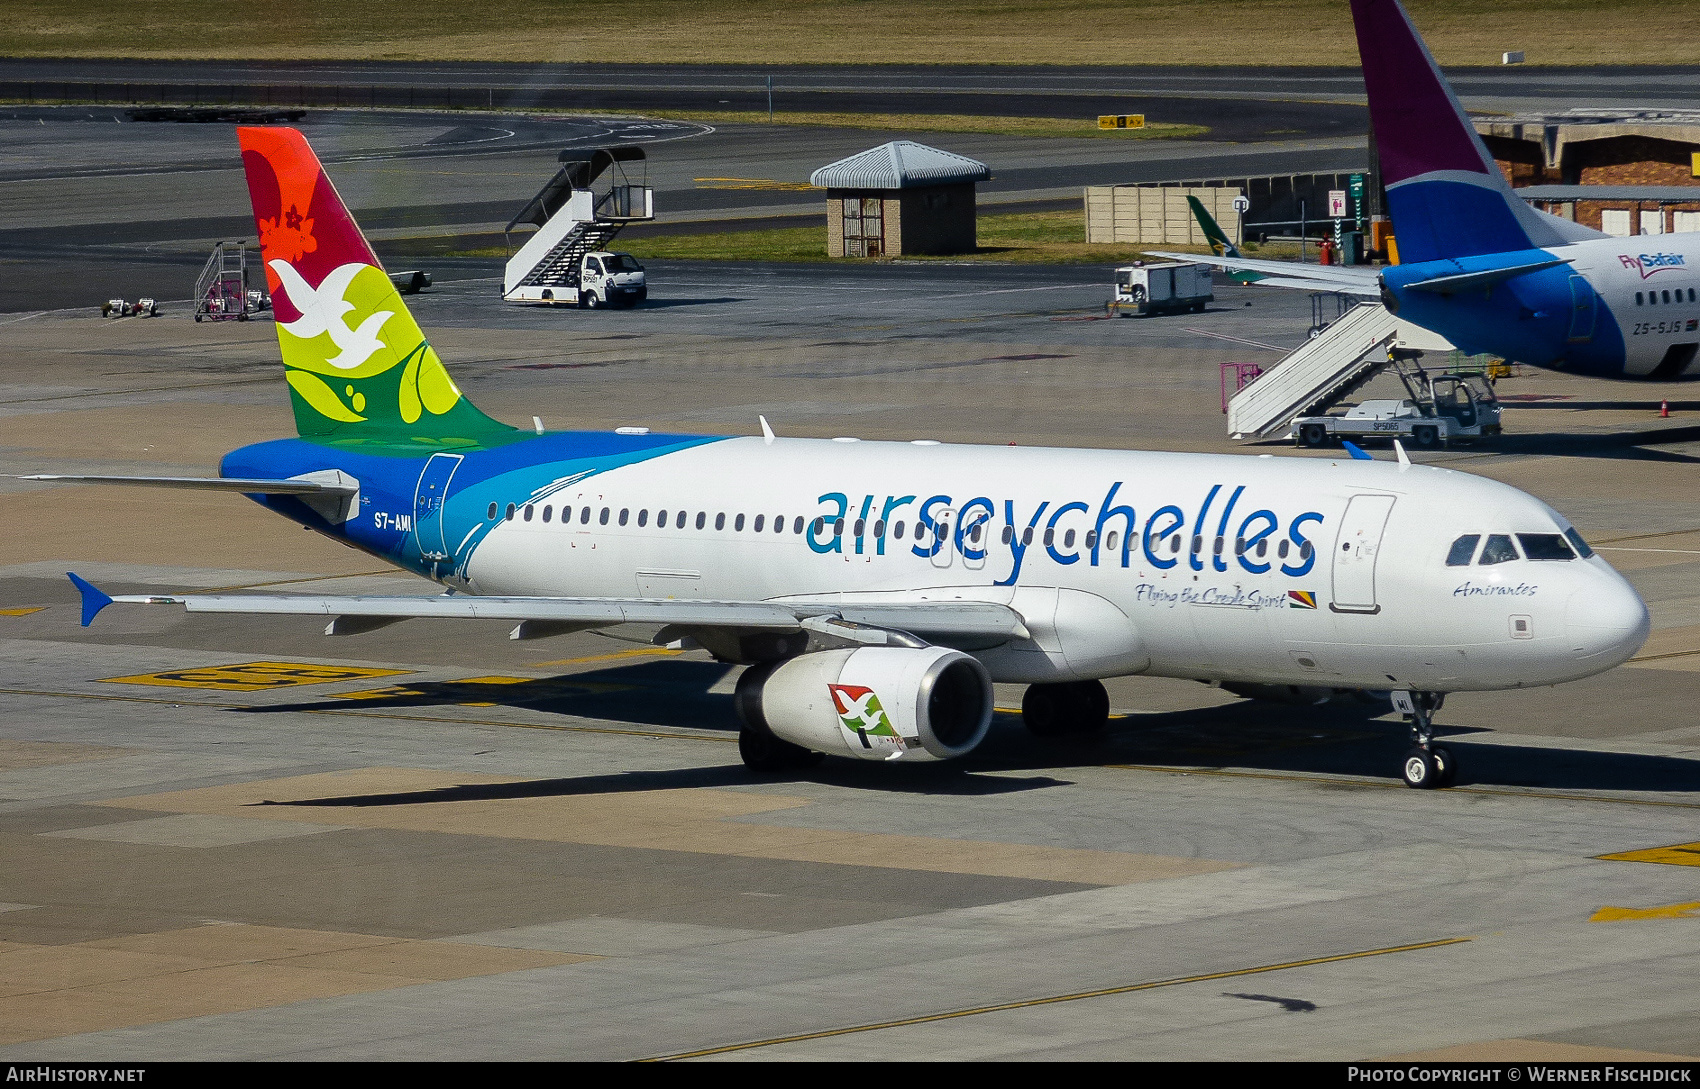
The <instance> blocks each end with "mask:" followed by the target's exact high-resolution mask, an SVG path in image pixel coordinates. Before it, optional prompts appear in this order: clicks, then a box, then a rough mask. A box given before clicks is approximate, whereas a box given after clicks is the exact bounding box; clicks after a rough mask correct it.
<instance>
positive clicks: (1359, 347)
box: [1228, 303, 1399, 439]
mask: <svg viewBox="0 0 1700 1089" xmlns="http://www.w3.org/2000/svg"><path fill="white" fill-rule="evenodd" d="M1398 327H1399V319H1398V318H1395V317H1394V316H1393V315H1392V314H1389V313H1388V312H1387V308H1386V307H1385V306H1380V305H1375V304H1367V303H1366V304H1364V305H1361V306H1354V307H1353V308H1352V309H1350V310H1348V311H1346V313H1345V314H1343V315H1341V316H1340V317H1339V318H1338V319H1337V320H1335V321H1334V322H1332V323H1330V324H1329V326H1328V328H1326V329H1324V330H1323V331H1322V334H1321V335H1320V336H1318V337H1316V338H1315V339H1314V340H1308V341H1306V342H1305V343H1304V344H1302V345H1300V346H1299V347H1297V348H1295V349H1294V350H1293V351H1291V352H1288V353H1287V354H1286V355H1285V356H1283V357H1282V359H1281V362H1279V363H1277V364H1276V365H1275V366H1274V367H1272V368H1270V369H1269V370H1267V371H1265V372H1263V374H1261V375H1259V376H1258V378H1257V379H1256V380H1255V381H1253V382H1252V383H1251V384H1250V385H1248V386H1246V387H1245V388H1244V389H1242V390H1240V391H1239V392H1238V393H1236V394H1235V395H1234V398H1233V400H1231V401H1229V402H1228V434H1230V435H1232V436H1233V437H1234V438H1236V439H1243V438H1248V437H1253V436H1255V437H1257V438H1267V437H1268V436H1270V435H1274V434H1277V433H1278V432H1281V431H1284V430H1286V428H1287V425H1288V424H1290V423H1291V422H1292V421H1293V418H1294V417H1295V416H1308V415H1315V414H1317V413H1319V412H1324V411H1327V409H1328V407H1329V406H1330V405H1333V404H1335V403H1336V402H1338V401H1339V400H1340V399H1341V398H1342V397H1345V396H1346V395H1347V394H1349V393H1351V392H1352V391H1353V390H1355V389H1357V388H1358V387H1359V386H1361V385H1363V384H1364V383H1365V382H1367V381H1369V380H1370V378H1372V377H1374V375H1375V373H1376V372H1377V371H1379V370H1380V369H1381V368H1382V367H1384V366H1386V365H1387V350H1386V349H1387V346H1388V345H1389V344H1391V343H1392V342H1393V340H1394V338H1395V337H1396V336H1397V335H1398Z"/></svg>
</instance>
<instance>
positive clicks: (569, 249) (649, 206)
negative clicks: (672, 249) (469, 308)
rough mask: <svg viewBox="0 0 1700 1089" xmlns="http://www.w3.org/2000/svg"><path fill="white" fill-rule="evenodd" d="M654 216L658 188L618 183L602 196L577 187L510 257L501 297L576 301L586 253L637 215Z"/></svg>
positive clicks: (606, 242) (610, 237) (635, 218)
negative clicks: (599, 196)
mask: <svg viewBox="0 0 1700 1089" xmlns="http://www.w3.org/2000/svg"><path fill="white" fill-rule="evenodd" d="M654 218H655V191H654V190H653V189H649V188H647V187H643V186H635V185H634V186H624V185H621V186H615V187H614V189H613V190H612V191H611V192H609V193H606V194H604V195H603V196H602V198H601V199H600V200H598V199H597V196H596V194H595V193H594V192H593V191H591V190H589V189H574V190H573V191H572V196H571V197H570V198H568V200H567V202H566V203H565V204H564V205H562V206H561V207H560V209H559V210H558V211H556V212H555V214H554V215H552V216H550V217H549V220H548V222H546V223H544V224H543V226H542V227H540V228H538V230H537V232H536V233H535V234H533V235H532V236H531V237H530V238H528V239H526V242H525V245H523V246H521V247H520V250H519V252H518V253H516V254H514V255H513V256H512V257H510V258H508V264H507V268H506V270H505V271H504V273H503V275H502V298H504V299H506V300H508V301H510V302H540V301H555V300H561V301H567V302H577V301H578V284H579V274H580V270H581V268H582V265H583V260H584V255H585V254H587V253H593V252H595V251H597V250H600V249H603V248H604V247H605V246H607V244H608V243H609V242H610V241H612V240H613V238H614V236H615V235H617V234H619V233H620V228H621V227H624V226H625V225H626V224H627V223H629V222H631V221H632V220H639V219H654Z"/></svg>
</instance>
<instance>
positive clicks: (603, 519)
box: [596, 507, 608, 526]
mask: <svg viewBox="0 0 1700 1089" xmlns="http://www.w3.org/2000/svg"><path fill="white" fill-rule="evenodd" d="M596 524H597V525H599V526H605V525H607V524H608V508H607V507H603V508H602V513H601V514H599V515H597V516H596Z"/></svg>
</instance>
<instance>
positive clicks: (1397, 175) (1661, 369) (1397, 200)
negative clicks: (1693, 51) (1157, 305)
mask: <svg viewBox="0 0 1700 1089" xmlns="http://www.w3.org/2000/svg"><path fill="white" fill-rule="evenodd" d="M1352 19H1353V22H1354V23H1355V24H1356V27H1357V35H1358V53H1359V56H1360V57H1361V58H1362V60H1363V70H1364V86H1365V88H1366V90H1367V91H1368V96H1369V114H1370V124H1371V125H1372V127H1373V128H1374V129H1375V140H1376V146H1377V148H1378V149H1379V153H1380V159H1381V176H1382V182H1383V184H1384V185H1385V186H1386V188H1387V209H1388V213H1389V214H1390V215H1391V217H1392V219H1393V233H1394V236H1395V238H1396V240H1397V245H1398V250H1399V259H1400V261H1401V263H1400V264H1398V265H1394V266H1391V267H1389V268H1386V269H1384V270H1382V271H1381V272H1380V273H1379V274H1377V273H1376V272H1375V271H1374V270H1372V269H1369V268H1364V267H1333V266H1326V265H1298V264H1294V263H1291V262H1286V261H1263V260H1255V259H1247V258H1243V257H1235V256H1232V255H1221V254H1218V255H1215V256H1211V257H1199V256H1197V255H1195V254H1160V256H1165V257H1175V258H1179V259H1181V260H1190V261H1202V262H1204V263H1206V264H1214V265H1218V266H1220V267H1222V268H1225V269H1230V270H1234V271H1251V272H1264V273H1268V274H1269V275H1271V276H1274V277H1282V278H1286V279H1289V280H1298V281H1301V282H1298V283H1289V284H1285V285H1273V286H1294V287H1308V288H1310V289H1311V290H1318V289H1323V290H1335V291H1344V292H1347V293H1351V294H1357V295H1364V296H1370V297H1377V296H1379V297H1380V298H1381V300H1382V301H1383V302H1384V303H1385V304H1386V306H1387V309H1388V310H1389V311H1391V312H1393V313H1396V314H1398V315H1399V316H1400V317H1401V318H1403V319H1405V320H1406V321H1409V322H1412V323H1413V324H1416V325H1420V326H1422V327H1423V328H1425V329H1429V330H1432V331H1433V332H1436V333H1439V334H1440V335H1441V336H1443V337H1445V338H1446V339H1447V340H1449V341H1451V342H1452V343H1453V344H1455V345H1457V346H1458V347H1459V348H1461V349H1463V350H1464V351H1466V352H1470V353H1491V354H1493V355H1498V356H1502V357H1504V358H1505V359H1510V360H1516V361H1519V362H1522V363H1527V364H1530V365H1532V366H1536V367H1547V368H1551V369H1554V370H1564V371H1571V372H1574V373H1578V374H1588V375H1594V376H1597V377H1601V378H1620V379H1643V380H1651V381H1655V382H1668V381H1675V380H1677V379H1684V378H1697V377H1700V367H1696V366H1695V365H1694V361H1695V355H1696V353H1697V352H1700V294H1697V292H1700V275H1697V274H1696V263H1697V262H1700V233H1695V232H1684V233H1680V234H1661V235H1638V236H1635V237H1633V238H1613V237H1611V236H1609V235H1605V234H1602V233H1601V232H1599V231H1596V230H1592V229H1591V228H1588V227H1584V226H1582V225H1581V224H1579V223H1574V222H1572V221H1570V220H1567V219H1562V218H1560V217H1558V216H1553V215H1548V214H1546V213H1545V212H1540V211H1536V210H1535V209H1533V208H1531V207H1529V205H1528V204H1527V203H1526V202H1525V201H1523V200H1521V199H1520V198H1518V197H1517V195H1516V193H1515V192H1514V191H1513V190H1512V188H1511V186H1510V184H1509V183H1508V182H1507V181H1506V180H1505V175H1504V174H1503V173H1502V172H1501V171H1500V169H1499V167H1498V165H1497V164H1495V162H1494V160H1493V156H1492V155H1490V154H1489V153H1488V150H1487V148H1486V146H1485V145H1484V144H1483V143H1482V139H1481V137H1480V136H1479V135H1477V133H1476V130H1475V126H1473V125H1472V124H1470V120H1469V118H1468V117H1467V116H1466V115H1465V113H1464V108H1463V107H1462V106H1461V105H1459V103H1458V98H1457V96H1456V95H1454V94H1453V93H1452V88H1451V86H1450V85H1449V84H1448V83H1447V82H1446V78H1445V77H1444V76H1442V75H1441V73H1440V68H1439V66H1437V65H1436V64H1435V63H1434V58H1433V57H1432V56H1431V55H1430V54H1429V51H1428V47H1427V46H1426V45H1425V44H1424V43H1423V40H1422V37H1421V36H1420V35H1418V33H1417V31H1416V28H1415V27H1414V26H1412V24H1411V21H1410V18H1409V17H1408V16H1407V15H1406V14H1405V10H1404V8H1403V7H1401V6H1400V4H1399V2H1398V0H1352ZM1265 286H1271V285H1270V284H1269V283H1268V282H1267V281H1266V282H1265Z"/></svg>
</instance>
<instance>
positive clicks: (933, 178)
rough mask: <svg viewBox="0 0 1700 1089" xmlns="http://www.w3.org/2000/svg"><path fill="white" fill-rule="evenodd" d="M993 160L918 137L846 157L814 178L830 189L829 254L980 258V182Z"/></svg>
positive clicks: (811, 180) (815, 182) (814, 182)
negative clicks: (976, 252)
mask: <svg viewBox="0 0 1700 1089" xmlns="http://www.w3.org/2000/svg"><path fill="white" fill-rule="evenodd" d="M991 176H992V172H991V168H989V167H988V166H986V164H985V163H982V162H977V161H975V160H973V159H969V158H965V157H963V156H961V155H952V154H951V153H950V152H948V151H940V150H939V149H938V148H936V147H928V146H927V145H926V144H917V143H915V142H914V141H912V140H893V141H892V142H891V143H889V144H881V145H880V146H879V147H875V148H869V149H868V150H867V151H863V152H860V153H858V154H855V155H852V156H850V157H849V158H848V159H840V160H838V161H837V162H836V163H831V164H828V165H827V166H823V167H821V168H820V169H819V170H817V171H815V172H814V173H813V174H811V175H809V184H811V185H815V186H818V187H820V188H822V189H825V190H826V254H827V256H828V257H901V256H902V255H903V254H906V253H917V254H919V253H925V254H947V253H972V252H974V247H975V245H976V241H977V240H976V235H975V224H974V185H975V183H976V182H982V181H985V180H986V179H987V178H990V177H991Z"/></svg>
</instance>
